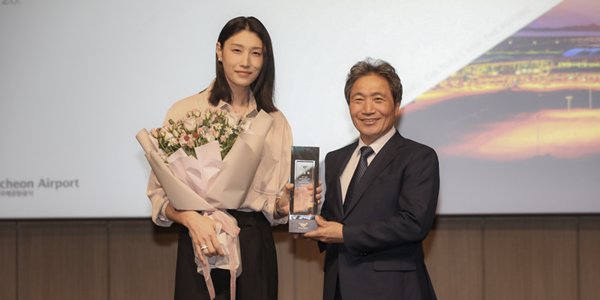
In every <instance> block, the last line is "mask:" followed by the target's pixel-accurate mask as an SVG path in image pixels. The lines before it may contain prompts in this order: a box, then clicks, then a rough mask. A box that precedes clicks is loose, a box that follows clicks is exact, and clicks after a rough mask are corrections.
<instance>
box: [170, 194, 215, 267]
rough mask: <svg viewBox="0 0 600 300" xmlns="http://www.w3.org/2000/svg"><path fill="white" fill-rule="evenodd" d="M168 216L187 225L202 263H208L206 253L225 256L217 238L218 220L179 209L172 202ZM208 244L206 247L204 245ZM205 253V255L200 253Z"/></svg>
mask: <svg viewBox="0 0 600 300" xmlns="http://www.w3.org/2000/svg"><path fill="white" fill-rule="evenodd" d="M166 214H167V218H169V219H170V220H173V221H175V222H177V223H180V224H181V225H183V226H185V227H187V229H188V230H189V232H190V237H191V238H192V244H193V246H194V248H195V249H196V253H198V258H200V261H201V262H202V264H206V263H207V261H206V260H205V259H204V255H206V256H208V257H213V256H217V255H220V256H225V253H224V252H223V249H221V244H219V240H218V239H217V234H216V233H215V227H216V226H217V222H216V221H215V220H213V219H211V218H209V217H205V216H203V215H201V214H199V213H198V212H196V211H189V210H186V211H178V210H176V209H175V208H173V207H172V206H171V205H170V204H169V206H167V210H166ZM204 245H206V247H205V249H202V246H204ZM200 253H203V254H204V255H200Z"/></svg>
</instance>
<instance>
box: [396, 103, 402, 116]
mask: <svg viewBox="0 0 600 300" xmlns="http://www.w3.org/2000/svg"><path fill="white" fill-rule="evenodd" d="M395 108H396V112H395V113H394V116H396V118H397V117H399V116H400V115H401V114H402V110H401V109H400V102H398V103H396V107H395Z"/></svg>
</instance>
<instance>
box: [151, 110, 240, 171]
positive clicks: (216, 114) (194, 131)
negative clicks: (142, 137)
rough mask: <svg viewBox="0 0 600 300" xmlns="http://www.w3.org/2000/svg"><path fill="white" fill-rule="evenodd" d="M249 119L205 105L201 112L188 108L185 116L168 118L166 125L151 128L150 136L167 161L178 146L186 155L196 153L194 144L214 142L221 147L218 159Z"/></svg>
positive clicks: (227, 151)
mask: <svg viewBox="0 0 600 300" xmlns="http://www.w3.org/2000/svg"><path fill="white" fill-rule="evenodd" d="M248 125H249V121H247V120H243V119H241V118H240V116H239V115H236V114H231V113H229V112H228V111H226V110H221V109H211V108H207V109H206V110H205V111H199V110H192V111H189V112H187V113H186V118H185V119H181V120H178V121H177V122H175V121H173V119H170V120H169V125H166V126H164V127H162V128H157V129H152V130H151V131H150V132H151V133H152V137H153V138H154V139H155V140H156V143H157V146H158V149H160V150H162V152H159V154H162V155H163V157H164V158H165V162H166V161H167V159H166V158H167V157H169V156H171V154H173V153H175V152H176V151H177V150H179V149H182V150H183V151H184V152H185V153H186V154H187V155H191V156H193V157H194V158H196V159H198V157H197V156H196V151H195V149H196V147H200V146H202V145H206V144H208V143H210V142H213V141H217V142H218V143H219V146H220V148H221V158H225V156H226V155H227V153H229V150H231V147H233V143H235V140H236V139H237V137H238V135H239V134H240V133H242V132H245V131H246V130H248Z"/></svg>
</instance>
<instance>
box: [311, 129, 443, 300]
mask: <svg viewBox="0 0 600 300" xmlns="http://www.w3.org/2000/svg"><path fill="white" fill-rule="evenodd" d="M357 143H358V142H355V143H353V144H350V145H348V146H346V147H344V148H341V149H338V150H336V151H333V152H330V153H328V154H327V156H326V158H325V168H326V169H325V181H326V187H327V191H326V193H325V202H324V203H323V209H322V212H321V215H322V216H323V217H324V218H325V219H326V220H328V221H335V222H339V223H342V224H344V228H343V233H344V243H343V244H323V243H319V247H320V248H321V251H323V250H327V253H326V255H325V285H324V290H323V299H324V300H332V299H333V298H334V294H335V287H336V281H337V280H338V276H339V284H340V291H341V294H342V299H343V300H353V299H357V300H365V299H384V300H385V299H436V296H435V292H434V291H433V286H432V285H431V281H430V279H429V275H428V274H427V269H426V268H425V263H424V258H423V257H424V256H423V245H422V241H423V240H424V239H425V237H427V234H428V233H429V230H430V228H431V225H432V223H433V219H434V215H435V209H436V206H437V199H438V193H439V165H438V159H437V155H436V153H435V151H434V150H433V149H431V148H429V147H427V146H425V145H422V144H419V143H416V142H414V141H411V140H408V139H405V138H403V137H402V136H401V135H400V134H399V133H398V132H396V133H395V134H394V136H393V137H392V138H391V139H390V140H389V141H388V142H387V143H386V144H385V145H384V146H383V148H382V149H381V151H380V152H379V153H378V154H377V156H375V158H374V159H373V161H372V162H371V164H370V165H369V167H368V168H367V170H366V171H365V173H364V175H363V177H362V179H361V181H360V183H359V185H358V187H357V188H356V190H355V192H354V197H353V199H349V200H348V201H351V202H349V203H348V205H349V207H348V210H347V211H344V207H343V204H342V198H341V194H342V193H341V185H340V176H341V175H342V172H343V171H344V169H345V168H346V165H347V163H348V161H349V159H350V156H351V155H352V152H353V151H354V149H356V147H357Z"/></svg>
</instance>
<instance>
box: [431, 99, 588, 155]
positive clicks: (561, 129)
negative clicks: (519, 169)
mask: <svg viewBox="0 0 600 300" xmlns="http://www.w3.org/2000/svg"><path fill="white" fill-rule="evenodd" d="M440 153H442V154H445V155H449V156H464V157H471V158H479V159H485V160H497V161H512V160H520V159H526V158H531V157H535V156H537V155H541V156H543V155H551V156H554V157H557V158H574V157H582V156H585V155H589V154H600V109H592V110H590V109H572V110H543V111H540V112H537V113H534V114H520V115H517V116H514V117H513V118H511V119H510V120H507V121H504V122H499V123H491V124H487V125H485V128H484V129H483V130H481V131H479V132H476V133H472V134H468V135H467V136H464V137H463V138H461V142H459V143H457V144H454V145H450V146H447V147H444V148H442V149H440Z"/></svg>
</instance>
